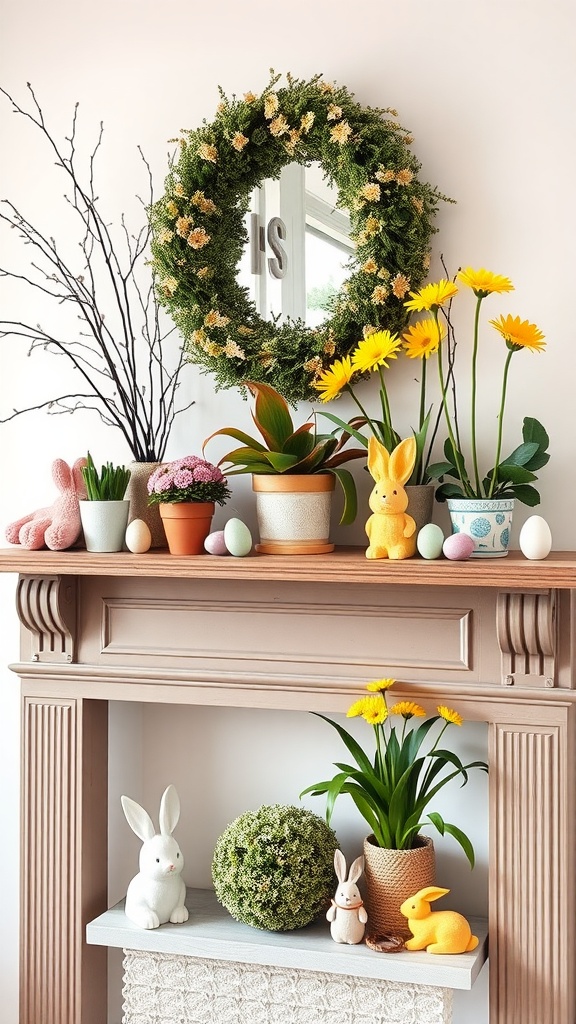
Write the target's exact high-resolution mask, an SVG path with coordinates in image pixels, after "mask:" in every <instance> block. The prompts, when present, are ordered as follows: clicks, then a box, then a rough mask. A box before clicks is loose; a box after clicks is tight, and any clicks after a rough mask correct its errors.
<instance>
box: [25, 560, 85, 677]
mask: <svg viewBox="0 0 576 1024" xmlns="http://www.w3.org/2000/svg"><path fill="white" fill-rule="evenodd" d="M16 610H17V612H18V618H19V619H20V622H21V623H22V625H23V626H24V628H25V629H27V630H28V632H29V634H30V638H31V648H32V661H43V662H73V661H74V660H75V654H76V651H75V647H76V579H75V577H74V576H20V577H19V579H18V588H17V591H16Z"/></svg>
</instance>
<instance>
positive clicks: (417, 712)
mask: <svg viewBox="0 0 576 1024" xmlns="http://www.w3.org/2000/svg"><path fill="white" fill-rule="evenodd" d="M390 714H391V715H402V717H403V718H425V717H426V712H425V711H424V708H421V707H420V705H419V704H415V703H414V701H413V700H400V701H398V703H397V704H394V706H393V707H391V708H390Z"/></svg>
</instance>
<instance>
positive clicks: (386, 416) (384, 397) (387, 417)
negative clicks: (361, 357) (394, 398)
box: [378, 363, 392, 430]
mask: <svg viewBox="0 0 576 1024" xmlns="http://www.w3.org/2000/svg"><path fill="white" fill-rule="evenodd" d="M378 373H379V375H380V400H381V402H382V419H383V420H384V422H385V423H386V426H387V427H388V428H389V429H390V430H392V413H391V412H390V403H389V401H388V392H387V391H386V384H385V383H384V374H383V372H382V367H381V365H380V363H379V364H378Z"/></svg>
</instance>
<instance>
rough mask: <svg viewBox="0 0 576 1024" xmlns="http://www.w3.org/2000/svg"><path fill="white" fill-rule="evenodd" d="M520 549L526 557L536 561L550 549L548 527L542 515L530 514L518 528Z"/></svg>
mask: <svg viewBox="0 0 576 1024" xmlns="http://www.w3.org/2000/svg"><path fill="white" fill-rule="evenodd" d="M518 542H519V544H520V551H521V552H522V554H523V555H525V557H526V558H530V559H532V560H533V561H537V560H538V559H540V558H546V556H547V555H549V554H550V551H551V549H552V534H551V532H550V527H549V526H548V523H547V522H546V520H545V519H543V518H542V516H530V518H529V519H527V520H526V522H525V523H524V526H523V527H522V529H521V530H520V537H519V541H518Z"/></svg>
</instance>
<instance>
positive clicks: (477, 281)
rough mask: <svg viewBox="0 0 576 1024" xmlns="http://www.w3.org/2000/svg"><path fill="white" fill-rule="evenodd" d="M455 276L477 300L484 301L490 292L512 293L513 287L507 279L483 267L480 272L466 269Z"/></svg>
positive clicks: (469, 268) (470, 268)
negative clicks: (470, 290)
mask: <svg viewBox="0 0 576 1024" xmlns="http://www.w3.org/2000/svg"><path fill="white" fill-rule="evenodd" d="M457 276H458V280H459V281H462V284H465V285H467V287H468V288H471V289H472V291H473V292H474V295H475V296H476V298H477V299H485V298H486V296H487V295H491V294H492V292H497V293H498V294H501V293H502V292H513V291H514V285H513V284H512V281H511V280H510V278H509V277H502V275H501V274H493V273H492V271H491V270H484V267H481V268H480V270H473V269H472V267H466V268H465V269H464V270H460V271H459V272H458V275H457Z"/></svg>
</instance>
